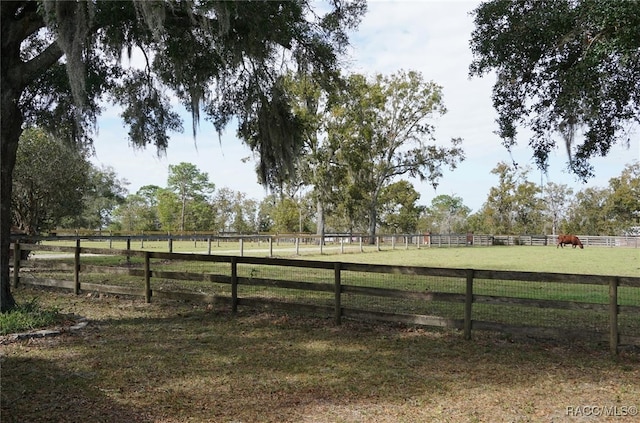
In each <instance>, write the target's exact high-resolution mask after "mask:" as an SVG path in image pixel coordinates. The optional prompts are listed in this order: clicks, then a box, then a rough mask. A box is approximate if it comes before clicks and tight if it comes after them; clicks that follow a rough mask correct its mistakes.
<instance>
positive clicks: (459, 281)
mask: <svg viewBox="0 0 640 423" xmlns="http://www.w3.org/2000/svg"><path fill="white" fill-rule="evenodd" d="M638 253H639V252H638V250H633V249H622V248H617V249H616V248H586V249H584V250H578V249H575V250H574V249H570V248H565V249H556V248H555V247H531V246H519V247H472V248H469V247H463V248H422V249H404V248H397V249H395V250H390V249H386V250H383V251H380V252H366V253H359V254H351V253H350V254H323V255H304V256H301V257H302V258H304V259H312V260H329V261H343V262H364V263H376V264H388V265H398V264H402V265H410V266H429V267H447V268H474V269H494V270H520V271H542V272H553V273H578V274H580V273H582V274H596V275H598V274H599V275H621V276H637V275H638V255H639V254H638ZM287 257H292V256H291V255H289V256H287ZM65 261H66V262H67V263H69V264H70V263H72V260H71V259H65ZM36 262H38V260H36ZM123 262H124V258H123V257H118V256H112V257H108V256H103V257H91V256H88V257H83V258H82V263H86V264H89V263H90V264H99V265H113V266H121V265H122V264H123ZM130 266H132V267H134V268H138V269H141V268H142V263H141V261H140V260H139V258H133V259H132V261H131V264H130ZM151 269H152V270H160V271H179V272H191V273H210V274H211V273H212V274H221V275H230V264H229V263H208V262H192V261H183V262H182V261H166V260H152V264H151ZM44 275H46V276H48V277H56V278H66V279H67V280H70V279H71V276H70V273H68V272H67V273H66V276H65V274H64V273H45V274H44ZM238 276H240V277H245V278H263V279H279V280H292V281H305V282H319V283H326V284H330V285H331V284H333V270H322V269H315V270H312V269H307V268H294V267H282V266H261V265H252V264H240V265H239V266H238ZM27 277H28V276H27ZM81 281H82V282H92V283H102V284H107V285H123V286H130V287H136V288H140V289H141V288H142V287H143V286H144V281H143V278H142V277H133V276H128V275H116V274H104V273H82V274H81ZM342 283H343V284H345V285H355V286H366V287H380V288H393V289H400V290H405V291H414V292H424V291H431V292H445V293H458V294H463V293H464V292H465V280H464V278H442V277H425V276H416V275H399V274H375V273H366V272H350V271H343V274H342ZM151 287H152V289H153V290H154V291H182V292H199V293H205V294H210V295H212V294H213V295H222V296H225V297H230V295H231V293H230V291H231V287H230V285H228V284H219V283H208V282H201V281H179V280H171V279H163V278H157V277H156V278H152V281H151ZM474 293H475V294H476V295H489V296H498V297H515V298H529V299H540V300H553V301H572V302H581V303H596V304H607V303H608V295H609V293H608V287H606V286H601V285H584V284H560V283H551V282H523V281H498V280H481V279H476V280H475V283H474ZM618 295H619V296H618V301H619V304H620V305H631V306H640V290H639V289H637V288H631V287H624V286H622V287H620V288H619V291H618ZM239 296H240V297H259V298H270V299H276V300H281V301H288V302H296V303H305V304H318V305H325V306H333V304H334V296H333V293H331V292H320V291H302V290H294V289H285V288H272V287H264V286H252V285H244V284H241V285H240V286H239ZM342 304H343V306H344V307H351V308H359V309H366V310H374V311H394V312H398V313H409V314H424V315H437V316H441V317H445V318H452V319H461V318H462V317H463V308H462V305H461V304H459V303H450V302H441V301H431V302H425V301H423V300H411V299H392V298H382V297H373V296H363V295H354V294H346V295H343V299H342ZM627 317H628V316H626V315H625V314H621V317H620V320H621V322H623V326H624V327H623V329H622V331H623V333H625V334H639V333H640V321H637V319H636V320H634V319H629V318H627ZM473 318H474V319H475V320H486V321H496V322H503V323H512V324H523V325H533V326H552V327H566V328H581V327H588V328H593V329H595V330H598V331H600V332H603V331H606V314H603V313H602V312H594V311H592V310H569V311H563V310H551V309H544V308H538V307H514V306H505V305H489V304H477V305H475V306H474V314H473Z"/></svg>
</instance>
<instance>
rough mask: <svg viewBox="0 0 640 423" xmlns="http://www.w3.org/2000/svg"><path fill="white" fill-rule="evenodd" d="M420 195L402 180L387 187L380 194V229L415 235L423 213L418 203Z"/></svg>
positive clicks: (407, 182) (408, 183)
mask: <svg viewBox="0 0 640 423" xmlns="http://www.w3.org/2000/svg"><path fill="white" fill-rule="evenodd" d="M419 199H420V194H419V193H418V192H417V191H416V190H415V188H414V187H413V185H411V183H410V182H409V181H405V180H401V181H398V182H394V183H392V184H389V185H387V186H385V187H384V188H383V189H382V192H381V193H380V198H379V207H380V211H379V213H378V216H380V227H381V228H383V229H386V230H390V231H392V232H394V233H405V234H410V233H414V232H415V231H416V229H417V227H418V220H419V219H420V214H421V213H422V211H423V209H424V208H423V207H422V206H418V205H417V204H416V203H417V201H418V200H419Z"/></svg>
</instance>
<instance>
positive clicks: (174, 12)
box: [0, 0, 366, 312]
mask: <svg viewBox="0 0 640 423" xmlns="http://www.w3.org/2000/svg"><path fill="white" fill-rule="evenodd" d="M365 9H366V6H365V3H364V1H362V0H355V1H337V0H334V1H331V2H330V4H329V7H325V8H324V10H325V11H326V13H325V14H324V15H319V13H316V11H315V10H313V9H312V6H311V3H310V2H307V1H302V0H297V1H264V2H228V1H211V2H195V1H181V2H177V1H169V0H166V1H154V2H148V1H142V0H137V1H118V2H115V1H105V0H98V1H92V2H89V1H74V2H70V1H42V2H39V1H3V2H0V21H1V30H2V46H1V48H2V51H1V56H2V66H1V76H2V77H1V81H0V93H1V110H0V115H1V116H2V125H1V132H0V150H1V153H2V154H0V184H1V188H2V189H1V190H0V192H1V198H0V200H1V201H0V221H1V226H0V250H1V254H0V257H1V260H0V271H1V274H0V285H1V289H2V296H1V304H0V309H1V311H2V312H5V311H8V310H9V309H11V308H12V307H13V306H14V304H15V302H14V300H13V297H12V295H11V292H10V283H9V270H8V269H9V266H8V248H9V233H10V225H11V222H10V220H11V210H10V202H11V194H12V175H13V169H14V166H15V160H16V151H17V147H18V142H19V138H20V134H21V132H22V128H23V126H24V125H23V124H25V123H28V124H32V123H34V122H35V123H38V124H40V125H42V126H48V127H51V128H52V129H55V130H57V131H58V133H59V135H61V136H65V137H69V138H73V139H74V140H77V141H82V140H84V141H90V135H91V134H90V130H91V127H92V123H94V122H95V118H96V116H97V115H98V113H99V112H100V108H99V105H98V100H99V99H101V98H103V97H105V98H108V99H110V100H112V101H113V102H114V103H116V104H119V105H121V106H122V107H123V113H122V117H123V119H124V121H125V123H126V124H127V125H128V126H129V128H130V130H129V138H130V142H131V143H132V144H133V145H137V146H145V145H147V144H152V145H155V146H156V147H157V148H158V149H159V150H160V151H163V150H164V149H165V148H166V146H167V144H168V140H169V137H168V132H169V131H173V130H181V129H182V123H181V121H180V119H179V117H178V115H177V114H176V113H175V112H173V111H172V109H171V105H170V97H169V96H168V95H167V94H165V92H166V90H167V89H169V90H171V91H172V92H173V94H174V95H175V96H176V97H177V98H178V99H179V100H180V101H181V102H182V103H183V104H184V105H185V106H186V107H187V108H188V109H189V110H190V111H191V113H192V116H193V124H192V126H193V130H194V134H195V129H196V127H197V122H198V120H199V116H200V111H201V110H202V111H204V112H205V113H206V114H207V116H208V117H209V118H210V119H211V121H212V122H213V123H214V125H215V127H216V128H217V129H218V131H221V130H222V129H223V128H224V127H225V126H226V124H227V123H229V122H230V120H231V118H232V117H233V116H236V117H237V118H238V123H239V134H240V136H241V137H242V138H243V139H244V140H245V141H246V142H247V143H248V144H249V146H250V147H251V148H252V149H253V150H254V151H256V152H257V153H258V156H259V159H260V163H259V166H258V168H259V171H260V175H261V177H262V180H263V181H264V182H265V183H266V184H268V185H271V184H273V183H274V182H277V181H279V180H281V179H282V178H283V177H285V176H286V174H287V172H288V171H289V170H290V169H291V167H292V163H293V162H294V160H293V159H294V155H295V154H296V153H297V152H298V144H297V140H298V139H299V137H298V130H299V125H298V123H297V121H296V120H295V119H294V118H293V116H292V115H291V113H290V108H289V107H288V101H289V99H288V98H287V97H286V96H285V95H283V90H282V82H281V81H282V78H281V76H282V75H283V74H284V73H285V72H287V70H288V69H295V70H297V71H299V72H306V73H309V74H311V75H313V76H314V78H317V79H321V80H322V81H323V82H324V83H326V84H330V83H332V82H333V81H334V80H335V77H336V75H337V64H338V56H339V55H340V54H341V53H342V52H343V51H344V49H345V47H346V46H347V41H348V38H347V35H346V31H347V30H348V29H351V28H354V27H355V26H357V24H358V22H359V19H360V17H361V15H362V14H363V13H364V11H365ZM134 51H139V52H142V55H143V56H144V64H143V68H142V69H139V68H136V67H127V66H126V65H125V64H124V63H126V61H123V60H121V59H122V55H123V53H124V52H126V53H127V54H128V55H129V57H131V55H132V53H133V52H134Z"/></svg>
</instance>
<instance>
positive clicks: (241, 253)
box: [240, 238, 244, 257]
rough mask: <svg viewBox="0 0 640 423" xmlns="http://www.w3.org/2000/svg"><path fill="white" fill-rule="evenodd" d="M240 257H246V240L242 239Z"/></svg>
mask: <svg viewBox="0 0 640 423" xmlns="http://www.w3.org/2000/svg"><path fill="white" fill-rule="evenodd" d="M240 257H244V238H240Z"/></svg>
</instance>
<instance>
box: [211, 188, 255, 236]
mask: <svg viewBox="0 0 640 423" xmlns="http://www.w3.org/2000/svg"><path fill="white" fill-rule="evenodd" d="M211 207H212V210H213V214H214V215H215V216H216V222H215V224H216V226H215V227H216V228H217V229H218V230H219V231H227V232H238V233H251V232H257V231H258V223H257V219H258V217H257V215H258V211H257V209H258V204H257V203H256V201H255V200H251V199H247V196H246V194H244V193H241V192H237V191H233V190H231V189H229V188H222V189H219V190H218V191H217V192H216V194H215V196H214V198H213V201H212V204H211Z"/></svg>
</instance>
